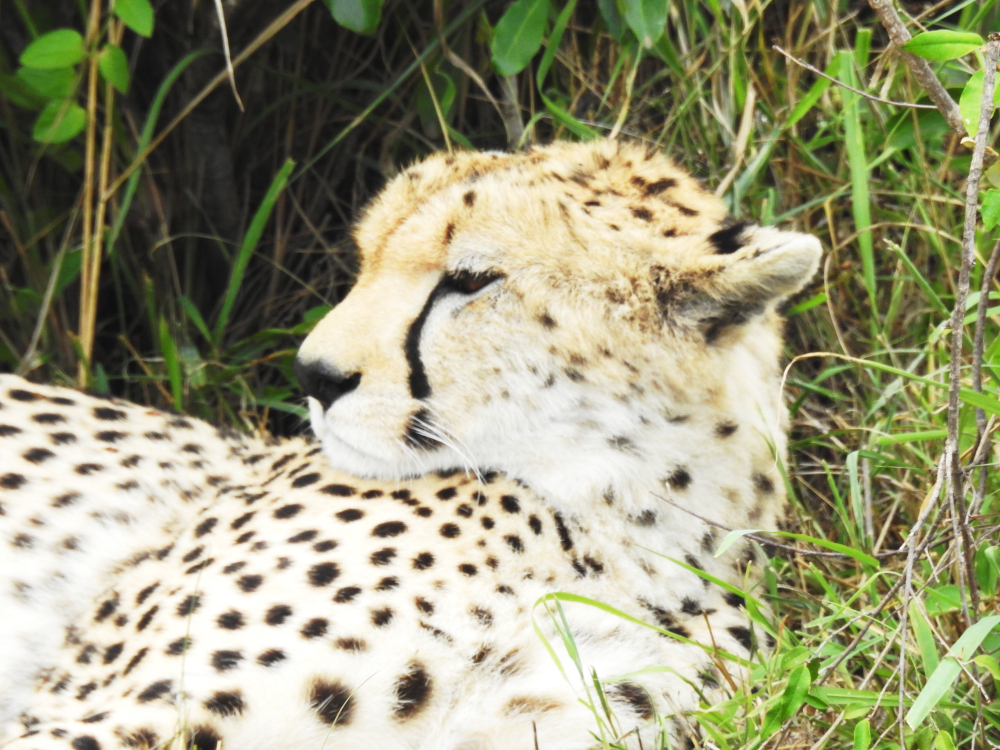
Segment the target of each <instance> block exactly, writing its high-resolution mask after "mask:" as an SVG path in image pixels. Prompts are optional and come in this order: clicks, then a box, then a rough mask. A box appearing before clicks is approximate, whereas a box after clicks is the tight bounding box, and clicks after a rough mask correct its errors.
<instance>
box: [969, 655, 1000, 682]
mask: <svg viewBox="0 0 1000 750" xmlns="http://www.w3.org/2000/svg"><path fill="white" fill-rule="evenodd" d="M972 661H974V662H975V663H976V664H978V665H979V666H980V667H982V668H983V669H985V670H986V671H987V672H989V673H990V674H991V675H993V681H994V682H996V683H1000V663H998V662H997V660H996V659H994V658H993V657H992V656H987V655H986V654H980V655H979V656H977V657H976V658H975V659H973V660H972Z"/></svg>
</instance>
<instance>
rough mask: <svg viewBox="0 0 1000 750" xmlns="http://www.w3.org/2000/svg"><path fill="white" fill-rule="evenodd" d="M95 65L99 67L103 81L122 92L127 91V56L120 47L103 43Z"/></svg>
mask: <svg viewBox="0 0 1000 750" xmlns="http://www.w3.org/2000/svg"><path fill="white" fill-rule="evenodd" d="M97 67H98V68H100V70H101V75H102V76H104V80H105V81H107V82H108V83H110V84H111V85H112V86H114V87H115V88H116V89H118V90H119V91H120V92H121V93H123V94H124V93H126V92H127V91H128V84H129V75H128V58H127V57H125V53H124V52H123V51H122V48H121V47H118V46H116V45H114V44H105V45H104V49H102V50H101V54H100V55H99V56H98V58H97Z"/></svg>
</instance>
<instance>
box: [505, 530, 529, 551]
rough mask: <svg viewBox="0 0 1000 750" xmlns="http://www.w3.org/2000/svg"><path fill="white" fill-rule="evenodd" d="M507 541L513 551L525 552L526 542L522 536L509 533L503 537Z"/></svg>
mask: <svg viewBox="0 0 1000 750" xmlns="http://www.w3.org/2000/svg"><path fill="white" fill-rule="evenodd" d="M503 540H504V541H505V542H507V546H508V547H510V548H511V550H512V551H514V552H517V553H518V554H520V553H522V552H524V542H522V541H521V537H519V536H517V535H516V534H509V535H508V536H505V537H504V538H503Z"/></svg>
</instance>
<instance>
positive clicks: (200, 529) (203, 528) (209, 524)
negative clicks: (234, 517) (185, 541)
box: [194, 518, 219, 538]
mask: <svg viewBox="0 0 1000 750" xmlns="http://www.w3.org/2000/svg"><path fill="white" fill-rule="evenodd" d="M218 522H219V519H218V518H206V519H205V520H204V521H202V522H201V523H199V524H198V525H197V526H195V529H194V535H195V537H196V538H197V537H203V536H205V534H207V533H209V532H210V531H211V530H212V529H214V528H215V524H217V523H218Z"/></svg>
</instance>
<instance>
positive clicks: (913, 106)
mask: <svg viewBox="0 0 1000 750" xmlns="http://www.w3.org/2000/svg"><path fill="white" fill-rule="evenodd" d="M771 49H773V50H774V51H775V52H780V53H781V54H782V55H784V56H785V57H787V58H788V59H789V60H791V61H792V62H793V63H795V64H796V65H798V66H799V67H802V68H805V69H806V70H808V71H809V72H810V73H815V74H816V75H818V76H820V77H822V78H825V79H826V80H828V81H833V82H834V83H835V84H837V85H838V86H840V88H842V89H847V90H848V91H853V92H854V93H855V94H858V95H859V96H863V97H864V98H865V99H870V100H871V101H873V102H878V103H879V104H889V105H892V106H893V107H910V108H911V109H937V107H935V106H934V105H933V104H914V103H913V102H894V101H892V100H891V99H883V98H882V97H880V96H875V95H874V94H869V93H868V92H867V91H862V90H861V89H856V88H854V87H853V86H848V85H847V84H846V83H844V82H843V81H839V80H837V79H836V78H834V77H833V76H828V75H827V74H826V73H824V72H823V71H822V70H820V69H819V68H817V67H814V66H812V65H810V64H809V63H807V62H806V61H805V60H800V59H799V58H797V57H794V56H793V55H791V54H789V53H788V52H785V50H783V49H781V47H779V46H778V45H777V44H773V45H771ZM963 132H964V131H963Z"/></svg>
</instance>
